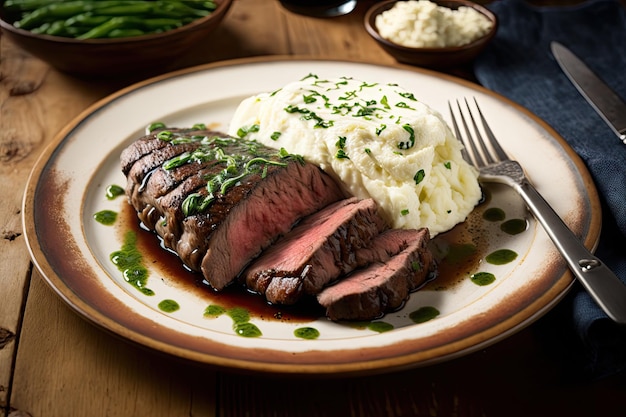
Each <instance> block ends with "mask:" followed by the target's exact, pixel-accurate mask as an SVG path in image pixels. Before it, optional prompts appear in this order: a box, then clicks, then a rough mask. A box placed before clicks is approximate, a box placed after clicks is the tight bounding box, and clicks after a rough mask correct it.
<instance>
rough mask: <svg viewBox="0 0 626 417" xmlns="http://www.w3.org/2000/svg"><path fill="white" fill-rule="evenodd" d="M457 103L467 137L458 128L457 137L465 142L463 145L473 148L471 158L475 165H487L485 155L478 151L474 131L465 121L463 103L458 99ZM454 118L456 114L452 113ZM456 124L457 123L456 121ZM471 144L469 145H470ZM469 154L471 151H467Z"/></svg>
mask: <svg viewBox="0 0 626 417" xmlns="http://www.w3.org/2000/svg"><path fill="white" fill-rule="evenodd" d="M456 105H457V108H458V109H459V115H460V118H461V123H462V124H463V128H464V130H465V137H466V138H467V139H464V136H463V135H461V134H460V132H459V131H458V129H457V137H458V138H460V139H461V141H462V142H463V145H464V146H465V148H466V149H469V150H471V155H470V156H471V158H472V160H473V161H474V165H475V166H477V167H482V166H485V165H486V164H485V161H484V159H483V157H482V156H481V154H480V152H479V151H478V148H477V147H476V143H475V141H474V139H473V137H472V133H471V131H470V129H469V126H468V125H467V122H466V121H465V116H463V110H462V109H461V104H460V103H459V101H458V100H457V101H456ZM452 118H453V119H454V115H452ZM455 124H456V123H455ZM468 144H469V146H468ZM467 152H468V154H469V152H470V151H467Z"/></svg>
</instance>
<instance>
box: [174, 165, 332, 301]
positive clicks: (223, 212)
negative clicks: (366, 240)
mask: <svg viewBox="0 0 626 417" xmlns="http://www.w3.org/2000/svg"><path fill="white" fill-rule="evenodd" d="M225 197H226V198H225V199H224V201H218V202H217V204H215V205H214V207H212V208H211V210H210V211H209V214H208V215H198V216H191V217H187V218H186V219H185V220H184V221H183V227H184V229H185V231H186V232H188V233H187V234H185V233H183V236H182V237H181V241H180V242H181V243H183V245H184V244H185V241H186V237H187V236H188V237H192V238H194V237H195V236H194V234H195V232H194V230H196V228H198V227H201V228H202V229H204V230H206V229H207V226H209V227H210V229H211V236H210V239H208V245H207V251H206V255H205V256H204V258H203V259H202V272H203V274H204V276H205V277H206V279H207V281H208V282H209V283H210V284H211V285H212V286H213V287H214V288H216V289H218V290H219V289H222V288H224V287H225V286H226V285H228V284H229V283H230V282H232V281H233V279H234V278H235V277H236V275H237V274H239V273H240V272H241V271H242V269H243V268H244V267H245V266H246V265H247V264H248V263H249V262H250V261H251V260H252V259H253V258H256V257H257V256H258V255H259V254H260V253H261V251H262V250H264V249H266V248H267V247H269V246H270V245H271V244H272V243H274V242H275V241H276V240H277V239H278V238H279V237H281V236H283V235H284V234H286V233H287V232H288V231H289V230H291V228H293V226H294V224H296V223H297V222H298V220H300V219H302V218H303V217H305V216H308V215H310V214H313V213H315V212H317V211H319V210H321V209H322V208H323V207H325V206H327V205H328V204H331V203H333V202H335V201H338V200H340V199H343V198H344V194H343V191H342V190H341V188H340V187H339V185H338V184H337V183H336V182H335V181H334V179H332V178H331V177H330V176H329V175H327V174H325V173H324V172H323V171H322V170H321V169H319V168H318V167H317V166H315V165H312V164H308V163H307V164H300V163H298V162H290V163H289V164H288V165H287V166H286V167H284V168H282V167H281V168H279V169H270V170H269V172H268V174H267V176H266V177H265V178H261V176H260V175H259V176H257V177H253V178H249V180H248V181H246V182H245V183H244V184H242V185H241V186H238V187H236V188H234V189H233V190H232V191H231V192H229V193H227V194H226V196H225ZM192 240H194V239H192ZM187 245H188V242H187ZM192 246H193V245H192ZM180 247H181V245H180V244H179V250H180Z"/></svg>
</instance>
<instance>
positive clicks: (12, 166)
mask: <svg viewBox="0 0 626 417" xmlns="http://www.w3.org/2000/svg"><path fill="white" fill-rule="evenodd" d="M372 3H373V1H360V2H359V5H358V8H357V10H355V11H354V12H353V13H351V14H350V15H347V16H343V17H338V18H332V19H315V18H309V17H304V16H299V15H295V14H292V13H289V12H286V11H285V10H283V9H282V8H281V7H280V5H279V3H278V2H277V1H272V0H236V1H235V2H234V5H233V7H232V9H231V10H230V12H229V13H228V15H227V17H226V19H225V21H224V23H223V25H222V27H220V28H219V29H218V30H217V31H216V32H215V33H214V34H213V36H212V39H210V40H208V41H207V42H205V43H204V44H202V45H199V46H198V47H197V48H195V49H194V50H193V51H191V53H190V54H188V55H187V56H185V57H184V58H182V59H181V60H180V62H179V63H178V66H179V67H186V66H191V65H196V64H201V63H207V62H214V61H219V60H224V59H231V58H240V57H251V56H264V55H302V56H315V57H327V58H341V59H354V60H363V61H372V62H377V63H380V64H390V65H393V64H394V60H393V59H392V58H390V57H389V56H388V55H386V54H385V53H384V52H383V51H382V50H381V49H380V48H379V47H378V46H377V45H376V44H375V43H374V42H373V41H372V40H371V39H370V38H369V37H368V36H367V35H366V33H365V31H364V29H363V27H362V19H363V15H364V11H365V9H366V8H367V7H368V6H369V5H371V4H372ZM454 73H455V74H456V75H464V76H466V77H467V78H471V73H469V72H468V71H467V69H457V70H455V71H454ZM136 81H139V79H138V78H135V79H132V78H128V79H118V80H82V79H78V78H74V77H71V76H68V75H65V74H62V73H59V72H57V71H55V70H54V69H51V68H50V67H48V66H47V65H46V64H45V63H43V62H41V61H39V60H38V59H36V58H33V57H32V56H30V55H28V54H27V53H26V52H24V51H23V50H21V49H19V48H18V47H16V46H15V45H13V44H11V43H10V42H9V41H8V40H6V39H4V38H3V37H1V36H0V190H1V192H0V200H1V203H0V234H1V235H0V237H1V238H2V239H1V240H0V259H1V260H0V416H5V417H6V416H11V417H18V416H20V417H23V416H32V417H48V416H52V417H62V416H85V417H100V416H133V417H139V416H146V417H148V416H149V417H154V416H220V417H227V416H555V415H558V416H581V417H582V416H596V415H597V416H624V415H626V412H625V411H624V405H623V398H625V395H626V381H624V379H623V378H619V377H617V378H609V379H604V380H602V381H596V382H583V381H577V380H572V379H570V378H569V377H568V374H567V372H566V370H564V369H563V368H562V366H560V364H559V362H558V360H555V358H558V355H555V354H554V352H550V351H549V350H548V349H546V348H545V341H544V340H542V338H541V337H540V336H539V334H540V332H539V331H538V329H539V328H540V326H541V325H542V323H541V320H540V322H539V323H536V324H534V325H532V326H530V327H529V328H527V329H525V330H523V331H521V332H519V333H517V334H515V335H513V336H511V337H509V338H508V339H506V340H504V341H502V342H500V343H497V344H496V345H494V346H491V347H489V348H487V349H484V350H481V351H479V352H476V353H474V354H471V355H468V356H465V357H462V358H459V359H456V360H452V361H449V362H446V363H443V364H439V365H434V366H429V367H425V368H419V369H413V370H406V371H402V372H395V373H390V374H384V375H378V376H363V377H351V378H340V377H336V378H321V377H320V378H306V379H305V378H297V377H295V378H293V377H292V378H285V377H278V376H266V375H250V374H243V373H235V372H232V373H231V372H225V371H217V370H215V369H211V368H209V367H206V366H200V365H197V364H193V363H188V362H184V361H182V360H179V359H176V358H172V357H168V356H165V355H162V354H159V353H156V352H153V351H149V350H147V349H145V348H143V347H140V346H134V345H131V344H129V343H128V342H126V341H124V340H120V339H118V338H117V337H116V336H115V335H112V334H109V333H107V332H105V331H103V330H101V329H99V328H97V327H95V326H93V325H92V324H90V323H88V322H86V321H85V320H83V319H82V318H81V317H80V316H79V315H78V314H76V313H75V312H74V311H72V310H71V309H70V308H69V307H68V306H67V305H65V304H64V302H63V301H62V300H61V299H60V298H59V297H58V296H57V295H56V294H54V292H53V291H52V290H51V289H50V288H49V287H48V286H47V285H46V284H45V283H44V281H43V279H42V277H41V276H40V275H39V273H38V272H37V270H36V268H35V267H34V266H33V265H32V263H31V260H30V256H29V253H28V251H27V245H26V242H25V239H24V236H23V234H22V225H21V213H20V207H21V203H22V195H23V192H24V189H25V186H26V182H27V179H28V175H29V172H30V170H31V168H32V166H33V165H34V163H35V161H36V160H37V157H38V155H39V154H40V153H41V152H42V151H43V149H44V147H45V146H46V145H47V144H48V143H50V142H51V141H52V139H53V138H54V136H55V134H56V133H57V132H58V131H59V130H60V129H61V128H62V127H63V126H65V125H66V124H67V123H68V122H70V121H71V120H72V119H73V118H75V117H76V116H78V115H79V114H80V113H81V112H82V111H83V110H85V109H86V108H87V107H88V106H89V105H91V104H93V103H95V102H96V101H97V100H99V99H101V98H103V97H105V96H107V95H108V94H110V93H113V92H115V91H117V90H118V89H120V88H122V87H124V86H127V85H130V84H132V83H133V82H136Z"/></svg>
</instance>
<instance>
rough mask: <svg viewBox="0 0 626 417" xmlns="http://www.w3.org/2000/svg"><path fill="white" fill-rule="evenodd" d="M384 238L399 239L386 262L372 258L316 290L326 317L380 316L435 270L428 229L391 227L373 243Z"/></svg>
mask: <svg viewBox="0 0 626 417" xmlns="http://www.w3.org/2000/svg"><path fill="white" fill-rule="evenodd" d="M385 234H386V233H385ZM381 236H382V235H381ZM386 238H393V239H397V240H396V243H394V245H398V242H402V243H401V244H400V245H399V246H400V247H402V250H401V251H400V252H399V253H398V254H396V255H394V256H392V257H391V258H390V259H389V260H388V261H387V262H374V263H372V264H371V265H369V266H368V267H366V268H363V269H359V270H356V271H354V272H353V273H352V274H351V275H349V276H348V277H346V278H345V279H343V280H341V281H338V282H337V283H336V284H335V285H331V286H329V287H327V288H325V289H324V290H323V291H322V292H320V293H319V294H318V296H317V301H318V302H319V304H320V305H321V306H322V307H324V308H325V309H326V315H327V317H328V318H329V319H331V320H334V321H337V320H372V319H375V318H377V317H380V316H381V315H383V314H384V313H386V312H389V311H393V310H396V309H398V308H399V307H401V306H402V304H403V303H404V302H405V300H406V299H407V298H408V296H409V293H410V292H411V291H413V290H415V289H417V288H418V287H419V286H420V285H421V284H423V283H424V282H425V281H426V279H427V278H428V277H429V276H430V275H432V274H434V271H435V262H434V260H433V256H432V254H431V252H430V250H429V249H428V246H427V245H428V242H429V240H430V236H429V232H428V230H427V229H418V230H393V231H390V234H389V235H387V236H385V238H383V239H381V240H378V239H377V242H374V244H384V243H385V242H384V240H385V239H386ZM398 239H399V240H398ZM379 253H381V252H379Z"/></svg>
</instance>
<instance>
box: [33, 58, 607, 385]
mask: <svg viewBox="0 0 626 417" xmlns="http://www.w3.org/2000/svg"><path fill="white" fill-rule="evenodd" d="M281 61H285V62H297V61H308V62H310V61H321V62H327V63H337V64H341V63H352V64H362V65H370V66H375V67H377V68H380V69H384V68H390V69H400V70H406V71H409V72H416V73H421V74H425V75H427V76H431V77H435V78H439V79H443V80H445V81H448V82H451V83H454V84H459V85H462V86H465V87H469V88H470V89H473V90H477V91H479V92H481V93H483V94H486V95H489V96H491V97H492V98H495V99H496V100H498V101H500V102H503V103H505V104H507V105H509V106H511V107H512V108H513V109H514V110H516V111H517V112H520V113H521V114H523V115H525V116H526V117H528V118H529V119H531V120H532V121H533V122H535V123H537V124H538V125H539V126H540V127H541V128H542V129H543V130H545V131H546V132H547V133H548V134H549V135H550V137H551V138H553V139H555V140H556V142H557V143H558V145H559V146H560V147H561V148H562V150H563V152H564V153H565V154H566V155H567V157H568V159H569V161H570V162H571V163H572V164H573V165H574V167H575V169H576V171H578V173H579V175H580V177H581V180H582V183H583V184H582V185H583V188H584V190H585V192H586V194H587V197H588V199H589V204H590V213H589V216H590V217H589V228H588V231H587V235H586V236H585V240H584V244H585V246H586V247H587V248H588V249H590V250H591V251H594V250H595V248H596V247H597V245H598V242H599V238H600V231H601V225H602V218H601V206H600V200H599V196H598V192H597V189H596V187H595V184H594V182H593V179H592V178H591V175H590V173H589V171H588V170H587V168H586V166H585V164H584V162H583V161H582V159H581V158H580V156H579V155H578V154H576V153H575V151H574V150H573V148H571V147H570V146H569V144H567V142H566V141H565V139H564V138H562V137H561V135H560V134H559V133H558V132H556V130H554V129H553V128H552V127H551V126H550V125H548V124H547V123H546V122H545V121H543V120H542V119H540V118H539V117H537V116H536V115H534V114H533V113H532V112H531V111H529V110H528V109H526V108H524V107H523V106H521V105H519V104H517V103H515V102H513V101H512V100H510V99H508V98H506V97H504V96H501V95H500V94H498V93H496V92H494V91H491V90H488V89H487V88H485V87H483V86H481V85H479V84H476V83H474V82H472V81H469V80H466V79H463V78H460V77H457V76H454V75H450V74H444V73H440V72H436V71H433V70H428V69H423V68H418V67H412V66H408V65H403V64H393V65H381V64H378V63H374V62H371V61H363V60H354V59H332V58H323V57H311V56H299V55H287V56H283V55H276V56H263V57H252V58H237V59H231V60H226V61H218V62H212V63H208V64H203V65H199V66H194V67H189V68H185V69H182V70H178V71H174V72H170V73H165V74H161V75H158V76H155V77H152V78H149V79H146V80H142V81H139V82H136V83H133V84H131V85H129V86H126V87H124V88H122V89H120V90H118V91H116V92H114V93H112V94H109V95H107V96H105V97H103V98H102V99H100V100H98V101H96V102H95V103H93V104H92V105H90V106H89V107H87V108H86V109H85V110H83V111H82V112H80V113H79V114H78V115H77V116H76V117H75V118H73V119H72V120H71V121H70V122H69V123H68V124H67V125H65V127H63V128H62V129H61V130H60V131H59V132H58V133H57V134H56V135H55V136H54V138H53V140H52V141H51V142H50V143H49V144H48V145H47V146H46V148H45V149H44V150H43V152H42V153H41V154H40V155H39V157H38V158H37V161H36V162H35V164H34V166H33V168H32V170H31V172H30V174H29V176H28V180H27V184H26V188H25V192H24V197H23V200H22V224H23V229H24V235H25V239H26V244H27V248H28V251H29V253H30V257H31V259H32V261H33V263H34V265H35V266H36V269H37V270H38V271H39V273H40V274H41V276H42V277H43V278H44V281H45V282H46V284H47V285H48V286H49V287H50V288H51V289H52V290H53V291H54V292H55V293H56V294H57V295H58V296H59V297H60V298H61V299H62V300H63V301H64V302H65V303H66V304H67V305H68V306H69V307H70V308H71V309H72V310H73V311H75V312H76V313H78V314H79V315H80V316H81V317H83V318H86V319H88V321H90V322H91V323H93V324H94V325H96V326H97V327H99V328H101V329H104V330H105V331H108V332H109V333H112V334H113V335H116V336H121V337H122V338H123V339H124V340H128V341H130V342H134V343H136V344H139V345H142V346H144V347H148V348H152V349H154V350H157V351H160V352H163V353H167V354H170V355H173V356H175V357H178V358H182V359H187V360H191V361H193V362H197V363H204V364H208V365H213V366H216V367H219V368H226V369H230V370H232V369H239V370H246V371H254V372H264V373H279V374H342V375H348V374H363V373H374V372H390V371H393V370H400V369H406V368H412V367H417V366H426V365H430V364H434V363H439V362H442V361H447V360H451V359H454V358H455V357H458V356H464V355H466V354H469V353H471V352H474V351H476V350H479V349H481V348H484V347H485V346H489V345H491V344H493V343H495V342H497V341H499V340H502V338H505V337H509V336H510V335H511V334H514V333H516V332H518V331H520V330H522V329H523V328H525V327H527V326H528V325H530V324H531V323H533V322H534V321H535V320H537V319H538V318H539V317H541V316H542V315H543V314H545V313H546V312H547V311H549V310H550V309H551V308H552V307H553V306H554V305H556V304H557V303H558V302H559V301H560V300H561V299H562V298H563V297H564V296H565V295H566V293H567V292H568V291H569V289H570V288H571V287H572V285H573V283H574V278H573V276H572V275H571V273H570V272H569V270H566V271H565V273H564V274H563V275H562V276H560V277H558V278H556V279H555V284H554V285H553V286H552V287H551V288H550V291H548V292H547V293H544V294H543V295H542V296H541V297H539V298H537V299H535V300H534V302H533V303H530V304H529V305H528V306H526V308H525V309H523V310H520V311H517V312H516V314H515V315H514V316H513V317H509V318H508V319H506V320H504V321H502V322H500V323H498V324H497V325H494V326H490V327H488V328H487V329H484V330H483V331H482V332H481V333H478V334H472V335H470V336H468V337H465V338H464V339H462V340H461V341H458V342H457V343H456V344H463V343H461V342H464V344H465V346H464V347H463V349H460V348H459V347H458V346H448V345H445V346H440V347H438V348H436V349H431V350H427V351H417V352H414V353H409V354H403V355H401V356H392V357H383V358H378V359H367V360H365V361H357V362H350V363H330V362H325V363H315V362H311V363H282V362H269V361H265V362H259V361H256V360H244V359H240V358H232V357H231V358H225V357H223V356H218V355H214V354H212V353H209V352H195V351H191V350H185V349H183V348H179V347H175V346H171V345H169V344H167V343H164V342H162V341H160V340H154V339H153V338H150V337H147V336H146V335H144V334H141V333H137V332H134V331H132V330H130V329H128V328H126V327H124V326H121V325H120V324H119V323H117V322H114V321H112V320H111V318H110V317H102V315H101V313H100V312H98V311H97V310H95V309H94V308H93V306H91V305H88V304H87V303H85V302H84V301H83V300H82V299H81V298H80V296H79V295H77V294H75V293H74V292H73V291H72V290H71V289H70V288H69V287H68V286H67V285H66V283H65V282H64V281H63V278H62V277H59V276H58V275H57V273H56V272H55V271H54V270H53V268H52V267H51V266H50V264H49V263H48V260H47V259H46V256H45V254H44V252H43V251H42V248H41V247H40V242H39V241H38V239H37V238H36V236H37V232H36V230H35V227H34V226H35V225H34V218H33V216H34V213H33V212H34V210H33V208H34V198H35V195H36V189H37V185H38V184H39V180H40V176H41V174H42V172H43V170H44V169H45V167H46V165H47V163H48V162H49V161H50V159H51V158H52V157H53V155H54V154H55V152H57V151H58V150H59V149H60V148H61V147H62V145H63V143H64V141H65V139H67V138H68V135H69V134H70V133H71V132H72V131H73V130H74V129H75V128H76V127H77V126H79V125H80V124H81V123H82V122H84V121H85V120H86V119H87V118H88V117H89V116H90V115H92V114H94V113H95V112H97V111H98V110H100V109H102V108H104V107H105V106H106V105H107V104H108V103H110V102H113V101H115V100H117V99H118V98H120V97H122V96H124V95H126V94H132V93H133V92H134V91H136V90H139V89H141V88H143V87H145V86H149V85H152V84H158V83H160V82H162V81H165V80H170V79H173V78H176V77H179V76H185V75H188V74H192V73H198V72H204V71H210V70H212V69H215V68H225V67H229V66H240V65H246V64H257V63H269V62H281ZM404 343H406V341H405V342H404ZM467 344H469V345H470V346H469V347H468V346H466V345H467Z"/></svg>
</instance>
